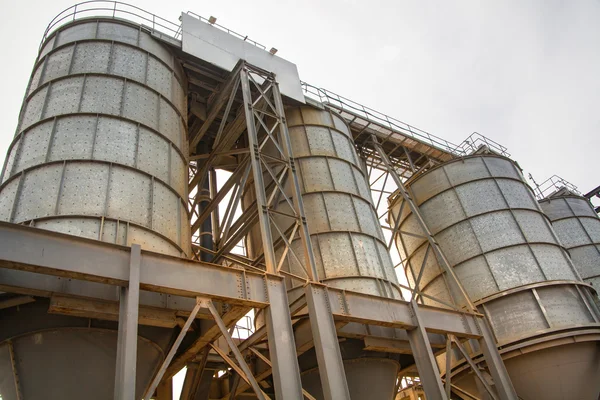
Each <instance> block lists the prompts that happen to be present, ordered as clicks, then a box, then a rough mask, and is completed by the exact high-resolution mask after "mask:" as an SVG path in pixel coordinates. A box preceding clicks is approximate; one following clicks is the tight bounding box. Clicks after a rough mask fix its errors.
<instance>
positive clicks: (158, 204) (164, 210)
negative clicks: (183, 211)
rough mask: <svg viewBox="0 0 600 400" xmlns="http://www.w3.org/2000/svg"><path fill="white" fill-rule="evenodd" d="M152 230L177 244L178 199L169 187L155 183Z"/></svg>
mask: <svg viewBox="0 0 600 400" xmlns="http://www.w3.org/2000/svg"><path fill="white" fill-rule="evenodd" d="M152 196H153V200H152V202H153V205H152V228H153V229H154V230H156V231H157V232H159V233H160V234H162V235H164V236H166V237H168V238H169V239H171V240H173V241H174V242H177V225H178V223H177V218H173V215H174V214H175V215H176V213H177V202H178V201H179V199H178V197H177V196H176V195H175V193H173V192H172V191H171V190H169V189H168V188H167V186H165V185H163V184H162V183H160V182H158V181H154V189H153V192H152Z"/></svg>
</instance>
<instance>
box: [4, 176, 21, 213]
mask: <svg viewBox="0 0 600 400" xmlns="http://www.w3.org/2000/svg"><path fill="white" fill-rule="evenodd" d="M19 180H20V178H18V177H17V178H15V179H13V180H12V181H10V182H8V183H7V184H6V186H4V187H3V188H2V191H0V220H2V221H10V216H11V213H12V209H13V205H14V203H15V196H16V194H17V191H18V188H19Z"/></svg>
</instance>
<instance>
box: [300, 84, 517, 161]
mask: <svg viewBox="0 0 600 400" xmlns="http://www.w3.org/2000/svg"><path fill="white" fill-rule="evenodd" d="M301 85H302V90H303V92H304V95H305V96H307V97H310V98H312V99H314V100H317V101H319V102H320V103H322V104H324V105H327V106H330V107H333V108H335V109H337V110H340V111H345V112H348V113H350V114H352V115H354V116H357V117H359V118H361V119H364V120H365V122H366V123H369V122H370V123H373V124H375V125H378V126H380V127H383V128H386V129H389V130H390V131H394V132H397V133H400V134H402V135H404V136H408V137H411V138H413V139H416V140H418V141H420V142H423V143H426V144H429V145H431V146H433V147H436V148H438V149H440V150H443V151H445V152H447V153H450V154H453V155H455V156H459V157H460V156H466V155H469V154H471V153H473V152H474V151H476V150H478V149H479V147H480V146H481V145H485V146H487V147H488V148H490V149H491V150H493V151H495V152H496V153H498V154H501V155H503V156H506V157H509V156H510V154H509V153H508V152H507V148H506V147H504V146H502V145H501V144H499V143H498V142H496V141H494V140H491V139H489V138H487V137H485V136H483V135H481V134H479V133H477V132H473V133H472V134H471V135H470V136H469V137H468V138H467V139H465V140H464V141H463V142H462V143H461V144H459V145H456V144H454V143H452V142H449V141H447V140H446V139H442V138H440V137H438V136H435V135H432V134H430V133H429V132H426V131H424V130H422V129H419V128H417V127H414V126H412V125H410V124H407V123H406V122H402V121H400V120H398V119H396V118H393V117H390V116H389V115H386V114H383V113H381V112H379V111H376V110H373V109H372V108H369V107H366V106H364V105H362V104H359V103H357V102H355V101H353V100H350V99H348V98H346V97H343V96H340V95H338V94H336V93H333V92H331V91H329V90H327V89H323V88H318V87H316V86H313V85H311V84H309V83H306V82H301Z"/></svg>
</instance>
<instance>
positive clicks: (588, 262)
mask: <svg viewBox="0 0 600 400" xmlns="http://www.w3.org/2000/svg"><path fill="white" fill-rule="evenodd" d="M540 206H541V207H542V210H543V211H544V213H545V214H546V215H547V216H548V218H549V219H550V221H552V227H553V228H554V229H555V230H556V233H557V235H558V238H559V239H560V241H561V243H562V244H563V245H564V246H565V248H566V249H567V250H568V251H569V254H570V256H571V259H572V260H573V264H574V265H575V268H576V269H577V271H578V272H579V274H580V276H581V277H582V278H583V280H584V281H585V282H587V283H590V284H592V285H594V287H596V289H597V290H598V289H600V219H599V218H598V215H597V214H596V213H595V212H594V210H593V207H592V206H591V204H590V203H589V201H588V200H587V199H586V198H583V197H579V196H574V195H568V196H563V197H549V198H547V199H544V200H542V201H540Z"/></svg>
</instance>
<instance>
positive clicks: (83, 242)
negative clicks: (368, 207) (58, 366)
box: [0, 61, 516, 400]
mask: <svg viewBox="0 0 600 400" xmlns="http://www.w3.org/2000/svg"><path fill="white" fill-rule="evenodd" d="M240 101H241V106H240V107H234V104H237V103H239V102H240ZM213 123H215V124H216V125H217V126H218V127H217V129H216V130H215V131H211V126H213V127H214V125H215V124H213ZM367 137H368V136H367ZM209 139H210V140H209ZM378 140H379V139H378V138H377V137H376V136H372V137H371V139H369V140H368V142H364V144H363V146H362V147H361V148H360V150H361V154H363V155H365V157H367V160H368V163H367V164H368V167H370V168H372V169H373V168H375V169H376V168H380V167H383V168H382V169H383V170H384V171H385V173H386V174H387V175H386V177H385V178H384V179H386V180H387V179H388V178H391V179H392V181H393V182H395V184H396V185H397V186H398V188H399V189H401V193H402V195H403V196H405V200H406V202H407V203H408V204H409V205H410V206H411V209H413V212H414V213H415V214H417V215H418V209H417V207H416V206H415V205H414V203H413V202H412V200H411V199H410V196H409V194H408V192H406V190H404V186H403V181H402V179H403V178H402V176H403V175H402V174H401V173H399V171H397V169H396V168H395V166H394V165H393V164H392V162H391V161H390V159H389V157H388V154H390V151H392V150H393V153H394V154H397V152H398V151H402V154H404V156H403V157H402V156H401V157H399V158H397V159H396V160H395V161H396V162H397V163H401V165H402V166H403V168H404V169H406V168H408V169H410V172H409V173H410V174H414V173H418V172H419V170H420V168H423V167H424V166H425V167H426V166H430V165H431V162H434V161H431V160H429V159H427V157H425V158H422V157H419V156H418V157H416V158H415V156H414V152H413V151H412V150H409V149H407V148H404V147H403V146H401V145H396V144H393V143H392V144H391V145H392V148H391V149H390V148H389V145H390V143H383V142H379V141H378ZM201 143H205V145H206V146H207V147H206V148H207V149H208V152H207V153H206V154H201V155H197V156H193V157H192V168H191V169H190V182H189V189H190V193H192V194H193V195H192V197H191V198H190V209H191V213H192V221H191V222H192V234H193V236H194V237H196V238H198V241H197V242H196V243H194V253H195V258H196V259H197V260H205V259H206V258H205V257H203V255H206V254H208V255H209V256H210V258H211V260H212V263H208V262H205V261H191V260H185V259H180V258H174V257H168V256H163V255H157V254H154V253H150V252H146V251H143V250H141V249H140V248H139V246H135V245H134V246H133V247H132V248H131V249H129V248H125V247H120V246H116V245H111V244H107V243H102V242H97V241H92V240H88V239H84V238H78V237H73V236H68V235H63V234H59V233H54V232H52V233H50V232H46V231H42V230H37V229H34V228H30V227H25V226H20V225H13V224H8V223H2V222H0V290H2V291H5V292H10V293H18V294H22V295H32V296H41V297H49V298H50V299H51V304H54V306H55V310H56V312H61V313H65V314H69V315H79V316H86V317H89V318H113V319H115V318H118V321H119V335H118V354H117V376H116V377H115V398H117V399H123V400H133V398H134V393H133V392H134V390H133V388H134V387H135V359H136V347H137V341H136V340H135V338H136V337H137V332H136V331H137V323H138V322H139V323H144V324H150V325H156V326H163V327H174V326H176V325H178V326H180V327H181V331H180V333H179V335H178V337H177V339H176V340H175V342H174V344H173V346H172V348H171V350H170V351H169V353H168V355H167V357H166V358H165V360H164V362H163V365H162V366H161V367H160V369H159V370H158V371H157V373H156V375H155V376H154V379H153V380H152V383H151V384H150V385H149V386H148V387H147V388H146V390H145V396H144V397H145V398H150V397H152V396H154V395H155V394H157V395H158V396H159V397H160V396H165V393H166V392H168V388H169V381H170V378H171V377H172V376H173V375H174V374H175V373H177V372H178V371H179V370H180V369H181V368H182V367H184V366H189V369H188V374H187V376H186V381H185V383H184V391H183V393H184V396H188V397H182V398H185V399H192V396H193V395H194V393H196V392H197V391H198V387H199V384H200V381H201V380H202V377H203V371H205V370H206V364H207V359H209V358H210V357H211V354H213V353H212V352H216V353H217V354H218V355H219V359H220V360H222V361H224V362H225V364H226V365H227V366H228V367H230V368H231V369H232V371H234V372H235V374H236V378H234V385H233V389H232V392H231V395H230V396H229V398H234V397H235V396H236V395H237V394H240V393H242V392H244V391H245V390H247V389H249V388H251V389H252V390H253V391H254V393H255V395H256V396H257V397H258V398H260V399H267V398H269V396H270V395H271V394H274V396H275V398H278V399H283V398H285V399H302V398H308V399H311V398H312V396H311V395H310V394H308V393H307V392H306V391H304V390H303V389H302V385H301V380H300V372H299V366H298V362H297V357H298V355H299V354H302V353H303V352H305V351H307V350H309V349H311V348H313V347H314V348H315V352H316V355H317V361H318V366H319V373H320V377H321V383H322V387H323V393H324V396H325V398H326V399H349V398H350V394H349V390H348V384H347V382H346V377H345V373H344V367H343V362H342V358H341V355H340V349H339V344H338V337H340V336H341V337H355V338H356V337H360V338H364V340H365V345H366V348H370V349H373V350H376V351H389V352H396V353H405V354H406V353H410V354H413V356H414V358H415V362H416V365H417V368H418V371H419V375H420V377H421V381H422V383H423V386H424V388H425V391H426V394H427V396H428V398H430V399H448V398H449V395H448V393H449V392H448V390H450V389H452V384H451V382H450V380H449V379H447V382H446V384H445V387H444V383H443V382H442V380H441V378H440V373H439V369H438V367H437V364H436V360H435V358H434V353H433V350H432V346H433V348H435V349H437V350H443V349H449V348H450V346H451V345H453V346H457V348H458V349H459V350H460V351H461V352H462V353H463V356H464V357H465V359H467V361H468V362H469V360H471V356H470V354H469V353H468V352H467V351H466V350H465V351H462V350H464V349H463V347H462V342H463V341H467V340H476V341H477V342H478V343H479V347H480V349H481V351H482V352H483V354H484V356H485V361H486V364H487V367H488V369H489V371H490V373H491V375H492V377H493V378H494V383H495V385H494V386H495V388H494V390H495V392H494V390H491V389H490V393H491V396H492V398H494V396H496V394H494V393H497V398H499V399H503V400H504V399H516V395H515V394H514V389H513V388H512V385H511V383H510V380H509V379H508V375H507V373H506V370H505V368H504V365H503V363H502V359H501V358H500V356H499V354H498V351H497V349H496V345H495V343H496V342H495V340H494V337H493V334H492V333H491V331H490V329H489V326H488V325H487V323H486V320H485V317H484V316H483V315H481V314H479V313H477V311H476V309H475V308H474V306H473V305H472V304H471V302H470V301H469V299H468V297H466V294H465V293H464V290H463V289H462V287H461V286H460V284H459V283H458V281H457V280H456V277H455V276H454V275H453V272H452V269H451V268H450V267H449V266H448V265H447V263H444V260H445V258H444V256H443V254H442V252H441V250H440V249H439V246H438V245H437V243H436V242H435V240H434V239H433V237H432V236H431V234H430V232H429V230H428V229H427V227H426V226H425V224H424V222H422V219H420V222H422V226H421V228H422V231H423V232H420V233H415V234H418V235H422V236H425V237H427V239H428V240H429V246H430V252H431V253H432V254H434V256H436V257H438V259H439V260H440V264H441V265H443V266H444V268H447V275H448V277H449V278H450V279H449V284H450V285H451V286H452V288H453V294H454V295H455V296H456V297H457V298H460V297H461V296H462V298H463V299H466V304H467V305H468V307H467V308H466V309H461V308H459V307H452V308H439V307H429V306H424V305H419V304H418V303H419V301H420V297H421V296H423V294H422V293H416V292H414V291H413V295H414V296H413V297H412V299H411V300H410V301H402V300H394V299H389V298H382V297H377V296H370V295H365V294H360V293H354V292H349V291H343V290H339V289H335V288H331V287H328V286H326V285H323V284H321V283H319V277H318V275H317V272H316V271H317V270H316V266H315V260H314V256H313V251H312V248H311V242H310V240H309V235H308V232H309V231H308V226H307V223H306V218H305V215H304V207H303V204H302V196H301V193H300V188H299V184H298V176H297V174H296V168H295V163H294V159H293V156H292V153H291V145H290V138H289V133H288V129H287V125H286V120H285V114H284V105H283V101H282V98H281V95H280V93H279V88H278V85H277V82H276V79H275V76H274V75H273V74H272V73H269V72H267V71H264V70H261V69H258V68H256V67H254V66H252V65H249V64H246V63H244V62H243V61H242V62H240V63H238V65H237V66H236V67H235V68H234V70H233V72H232V73H231V74H230V76H229V78H228V79H227V80H225V81H223V82H222V84H221V86H220V91H219V92H218V93H216V94H215V95H214V97H213V98H212V99H211V101H210V102H209V108H208V110H207V118H206V120H205V121H204V124H202V125H200V126H198V127H196V129H195V130H194V133H193V136H192V137H191V139H190V145H191V146H192V147H195V146H197V145H198V144H201ZM384 146H386V147H387V148H386V149H384ZM267 148H268V149H269V151H268V152H267V151H266V150H267ZM273 149H275V151H273ZM217 169H224V170H227V171H230V172H231V175H230V177H229V179H228V180H227V182H225V184H224V185H223V186H222V187H221V188H220V189H219V190H217V185H216V183H215V171H216V170H217ZM404 176H406V175H404ZM265 178H267V181H268V183H266V181H265ZM249 188H252V190H253V192H252V194H253V196H254V198H255V200H254V202H253V203H252V204H245V207H244V211H243V212H241V213H240V212H238V209H239V208H240V205H241V201H242V198H243V195H244V194H245V193H247V192H246V191H248V190H250V189H249ZM286 188H289V189H287V190H289V192H288V191H286ZM385 192H386V190H385V184H384V188H383V189H382V191H381V194H380V198H379V200H378V204H379V203H380V202H381V196H383V195H385V194H387V193H385ZM227 198H228V199H229V201H228V203H229V204H228V207H227V209H226V210H225V212H224V213H223V215H222V216H221V215H220V212H219V204H221V203H222V202H223V201H224V200H225V199H227ZM282 201H286V202H287V203H289V204H290V206H291V207H290V208H291V210H292V212H291V213H285V214H284V213H281V212H279V211H277V210H275V208H274V205H276V204H278V203H279V202H282ZM275 216H277V217H278V218H281V217H284V218H285V219H287V220H288V221H290V222H291V224H289V225H286V226H290V227H289V228H286V229H283V228H282V227H281V226H280V225H279V224H278V222H277V220H276V219H275V218H274V217H275ZM206 221H210V222H211V231H210V232H207V231H206V230H205V231H202V230H201V229H202V227H203V225H204V223H205V222H206ZM256 226H258V227H259V228H260V232H261V236H262V246H263V247H262V252H257V255H256V256H255V257H254V258H249V257H247V256H243V255H239V254H234V253H233V250H234V249H235V247H236V245H238V243H239V242H240V241H241V240H242V239H243V238H244V237H246V236H247V235H248V233H249V232H250V230H251V229H252V228H253V227H256ZM206 234H210V235H211V237H212V243H213V246H212V248H210V247H208V246H205V245H203V244H202V243H203V242H202V241H201V240H200V238H201V237H202V235H206ZM296 236H300V238H301V239H302V244H303V246H302V248H303V252H304V254H303V255H298V254H295V253H294V252H293V249H292V248H291V246H290V243H291V242H292V240H294V238H295V237H296ZM390 246H391V242H390ZM42 248H43V249H44V251H43V252H37V251H30V249H42ZM276 249H277V250H278V251H277V252H276V251H275V250H276ZM301 256H302V257H303V260H305V262H304V263H303V264H304V265H305V266H306V272H307V277H308V278H300V277H296V276H293V275H290V274H289V273H285V272H284V271H281V270H280V268H281V265H282V262H283V260H284V258H285V257H296V258H298V259H300V257H301ZM82 260H85V262H82ZM284 275H285V277H286V278H288V279H296V280H301V281H302V282H303V283H304V295H303V296H302V297H300V298H299V299H296V300H295V301H294V302H293V303H291V304H289V302H288V298H287V291H286V285H285V281H284ZM40 277H43V279H37V278H40ZM64 278H68V279H69V281H68V282H69V283H68V284H65V280H64ZM115 287H117V288H119V292H118V293H119V294H118V295H117V294H116V293H117V292H115V290H114V288H115ZM407 289H409V290H411V289H410V288H407ZM141 292H143V293H144V296H140V294H141ZM83 293H85V298H82V294H83ZM166 295H169V296H170V300H169V301H167V300H166V299H165V296H166ZM215 302H219V303H220V305H221V309H219V307H216V305H215ZM98 304H103V305H104V307H102V310H103V312H102V313H100V312H98V309H99V308H100V307H98ZM107 305H108V307H107ZM111 307H112V308H111ZM251 309H263V310H264V311H265V312H264V315H265V325H264V326H263V327H261V328H259V329H258V330H257V331H256V332H255V333H254V334H252V335H251V336H250V337H249V338H248V339H246V340H244V341H242V342H241V343H236V342H235V341H234V340H233V339H232V337H231V334H230V331H229V330H230V329H231V327H232V326H234V325H235V323H236V321H238V320H239V319H240V318H241V317H242V316H244V315H245V314H246V313H247V312H248V311H249V310H251ZM106 310H109V311H106ZM110 310H113V311H110ZM182 318H186V319H185V320H183V319H182ZM199 318H200V319H205V320H209V321H211V323H210V324H209V325H208V326H207V327H204V328H202V329H195V330H194V332H191V331H190V327H192V326H194V325H195V324H194V322H195V321H196V320H197V319H199ZM372 327H379V328H381V329H380V330H379V331H380V332H382V333H381V334H380V335H379V336H376V335H371V334H369V333H368V332H369V331H370V329H371V328H372ZM364 331H366V332H367V333H364ZM440 334H441V335H446V336H447V339H446V340H440ZM186 336H187V337H192V338H193V340H191V343H188V344H186V345H185V346H183V348H180V347H182V346H181V343H182V342H183V339H184V338H185V337H186ZM219 339H224V340H225V343H226V347H225V348H223V347H222V346H221V344H220V341H219ZM265 339H266V344H267V345H268V347H267V348H268V356H267V355H266V354H265V351H266V350H267V348H265V347H264V344H265ZM187 342H190V341H189V340H188V341H187ZM211 350H212V352H211ZM437 350H436V351H437ZM230 354H233V358H232V357H231V356H230ZM248 363H250V364H252V363H255V364H258V363H262V364H261V365H263V366H266V368H264V369H262V371H261V372H260V373H259V374H256V375H254V374H253V372H252V371H254V370H255V369H254V368H252V367H251V366H250V365H248ZM470 364H471V365H472V366H474V368H475V370H476V371H475V373H476V375H477V376H479V375H481V374H480V373H479V371H478V370H477V368H478V367H477V366H476V364H475V363H474V362H472V360H471V362H470ZM270 376H271V377H272V380H269V379H267V378H269V377H270ZM448 376H449V375H448ZM211 377H212V375H211ZM271 381H272V386H273V387H270V382H271ZM483 385H484V387H486V386H485V385H486V383H483ZM165 398H166V397H165ZM161 400H162V399H161Z"/></svg>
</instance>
